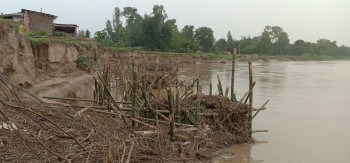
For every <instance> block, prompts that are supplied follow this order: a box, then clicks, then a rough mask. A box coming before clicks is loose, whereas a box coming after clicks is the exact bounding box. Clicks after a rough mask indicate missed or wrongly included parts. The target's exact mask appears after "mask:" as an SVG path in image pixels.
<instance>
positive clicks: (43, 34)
mask: <svg viewBox="0 0 350 163" xmlns="http://www.w3.org/2000/svg"><path fill="white" fill-rule="evenodd" d="M37 35H38V36H49V33H47V31H46V30H44V29H41V30H40V31H39V32H38V33H37Z"/></svg>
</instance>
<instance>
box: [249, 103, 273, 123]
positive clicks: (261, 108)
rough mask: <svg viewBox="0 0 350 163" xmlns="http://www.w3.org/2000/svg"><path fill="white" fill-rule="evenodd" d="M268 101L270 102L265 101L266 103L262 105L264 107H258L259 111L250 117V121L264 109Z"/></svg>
mask: <svg viewBox="0 0 350 163" xmlns="http://www.w3.org/2000/svg"><path fill="white" fill-rule="evenodd" d="M269 101H270V99H269V100H267V101H266V102H265V103H264V105H262V106H261V107H260V109H258V110H257V111H256V112H255V114H254V115H253V117H252V120H253V119H254V117H255V116H256V115H258V113H259V112H260V111H261V110H263V108H264V107H265V105H266V104H267V103H269Z"/></svg>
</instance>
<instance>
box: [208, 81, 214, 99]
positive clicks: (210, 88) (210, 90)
mask: <svg viewBox="0 0 350 163" xmlns="http://www.w3.org/2000/svg"><path fill="white" fill-rule="evenodd" d="M212 95H213V84H212V83H211V81H210V84H209V96H212Z"/></svg>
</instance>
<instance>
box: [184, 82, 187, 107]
mask: <svg viewBox="0 0 350 163" xmlns="http://www.w3.org/2000/svg"><path fill="white" fill-rule="evenodd" d="M187 94H188V86H187V85H185V98H184V101H185V105H187V96H188V95H187Z"/></svg>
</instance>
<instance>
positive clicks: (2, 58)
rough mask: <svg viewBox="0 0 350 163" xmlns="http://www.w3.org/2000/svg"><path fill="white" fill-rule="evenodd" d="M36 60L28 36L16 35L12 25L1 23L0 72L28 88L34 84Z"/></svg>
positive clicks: (23, 34)
mask: <svg viewBox="0 0 350 163" xmlns="http://www.w3.org/2000/svg"><path fill="white" fill-rule="evenodd" d="M34 60H35V59H34V55H33V51H32V48H31V44H30V42H29V40H28V36H27V34H25V33H16V31H15V30H14V28H13V27H12V26H11V25H10V24H8V23H6V22H2V21H0V71H1V72H2V73H4V74H5V75H6V76H8V77H9V78H11V79H12V80H13V81H14V82H15V83H16V84H19V85H22V86H25V87H28V86H31V85H33V84H34V77H35V65H34Z"/></svg>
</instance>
